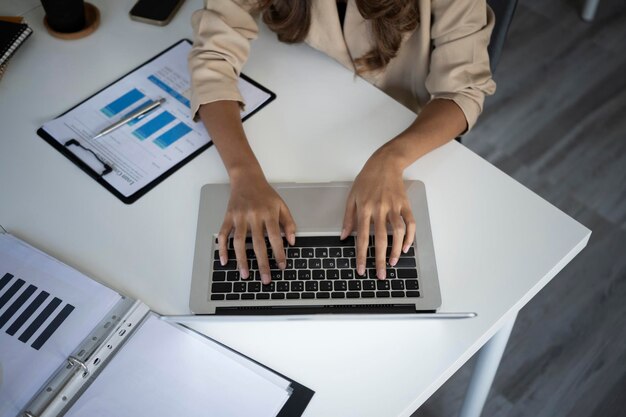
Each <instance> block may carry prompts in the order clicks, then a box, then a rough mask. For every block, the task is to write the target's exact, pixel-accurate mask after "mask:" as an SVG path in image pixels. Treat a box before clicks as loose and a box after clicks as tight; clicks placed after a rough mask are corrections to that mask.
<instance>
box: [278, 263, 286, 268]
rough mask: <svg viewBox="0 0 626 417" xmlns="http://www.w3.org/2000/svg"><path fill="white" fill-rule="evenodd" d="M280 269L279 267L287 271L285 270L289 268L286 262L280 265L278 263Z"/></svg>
mask: <svg viewBox="0 0 626 417" xmlns="http://www.w3.org/2000/svg"><path fill="white" fill-rule="evenodd" d="M278 267H279V268H280V269H285V268H286V267H287V264H286V263H285V262H279V263H278Z"/></svg>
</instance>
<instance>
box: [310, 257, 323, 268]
mask: <svg viewBox="0 0 626 417" xmlns="http://www.w3.org/2000/svg"><path fill="white" fill-rule="evenodd" d="M320 268H322V260H321V259H309V269H320Z"/></svg>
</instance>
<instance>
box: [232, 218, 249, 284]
mask: <svg viewBox="0 0 626 417" xmlns="http://www.w3.org/2000/svg"><path fill="white" fill-rule="evenodd" d="M246 233H248V225H247V224H246V221H245V220H244V219H243V218H242V219H238V220H237V219H236V220H235V233H234V235H233V247H234V248H235V256H236V257H237V265H238V266H239V274H240V275H241V278H242V279H247V278H248V277H249V276H250V270H249V269H248V258H247V256H246Z"/></svg>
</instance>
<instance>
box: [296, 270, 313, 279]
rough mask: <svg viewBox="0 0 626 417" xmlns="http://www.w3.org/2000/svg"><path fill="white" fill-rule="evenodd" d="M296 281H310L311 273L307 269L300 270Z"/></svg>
mask: <svg viewBox="0 0 626 417" xmlns="http://www.w3.org/2000/svg"><path fill="white" fill-rule="evenodd" d="M298 279H302V280H309V279H311V271H309V270H308V269H302V270H300V271H298Z"/></svg>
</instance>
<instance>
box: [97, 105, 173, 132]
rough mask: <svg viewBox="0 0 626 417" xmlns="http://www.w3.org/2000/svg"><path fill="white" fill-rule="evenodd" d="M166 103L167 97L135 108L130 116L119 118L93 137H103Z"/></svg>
mask: <svg viewBox="0 0 626 417" xmlns="http://www.w3.org/2000/svg"><path fill="white" fill-rule="evenodd" d="M163 103H165V99H164V98H160V99H158V100H156V101H153V102H152V103H149V104H146V105H145V106H141V107H140V108H138V109H137V110H135V111H134V112H132V113H130V114H129V115H128V116H126V117H124V118H123V119H122V120H119V121H117V122H115V123H113V124H112V125H111V126H109V127H107V128H105V129H103V130H102V131H100V133H98V134H97V135H96V136H94V137H93V139H98V138H99V137H102V136H104V135H106V134H109V133H111V132H113V131H114V130H115V129H117V128H119V127H122V126H124V125H125V124H126V123H128V122H130V121H131V120H133V119H136V118H138V117H141V116H143V115H144V114H146V113H148V112H149V111H151V110H153V109H156V108H157V107H159V106H160V105H161V104H163Z"/></svg>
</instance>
